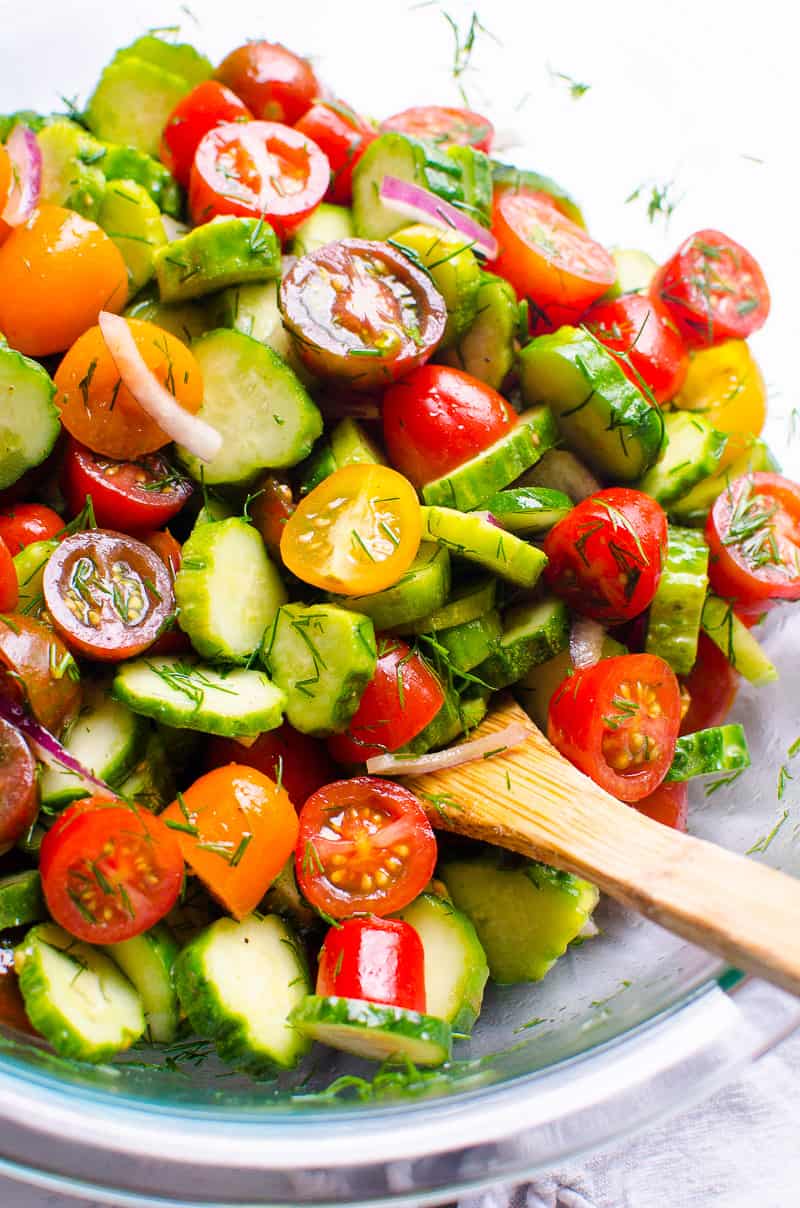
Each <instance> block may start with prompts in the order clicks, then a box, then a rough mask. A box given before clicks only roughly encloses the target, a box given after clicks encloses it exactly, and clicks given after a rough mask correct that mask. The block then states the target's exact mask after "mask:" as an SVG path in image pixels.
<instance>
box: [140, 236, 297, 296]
mask: <svg viewBox="0 0 800 1208" xmlns="http://www.w3.org/2000/svg"><path fill="white" fill-rule="evenodd" d="M155 273H156V280H157V281H158V292H159V296H160V298H161V301H162V302H185V301H186V300H187V299H189V298H200V297H202V296H203V295H204V294H212V293H215V292H216V291H217V290H220V289H224V288H225V287H226V286H227V285H237V284H240V283H241V282H245V281H274V280H275V279H276V278H277V277H279V276H280V273H281V245H280V243H279V242H278V237H277V235H276V234H275V232H274V230H273V229H272V227H271V226H269V224H268V223H265V222H264V221H263V220H262V219H260V218H233V217H230V216H224V217H217V218H213V219H212V220H211V222H206V223H204V224H203V225H202V226H199V227H195V228H194V230H193V231H189V233H188V234H187V235H183V236H182V238H180V239H173V241H172V242H171V243H168V244H166V245H165V246H164V247H162V248H159V249H158V251H157V252H156V256H155Z"/></svg>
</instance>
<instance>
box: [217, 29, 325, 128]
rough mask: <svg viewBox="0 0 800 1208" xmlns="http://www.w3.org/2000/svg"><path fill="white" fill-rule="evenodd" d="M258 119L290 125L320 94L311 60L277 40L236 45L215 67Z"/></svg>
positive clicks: (218, 76) (297, 119)
mask: <svg viewBox="0 0 800 1208" xmlns="http://www.w3.org/2000/svg"><path fill="white" fill-rule="evenodd" d="M216 78H217V79H218V80H221V81H222V83H223V84H227V85H228V87H229V88H231V89H232V90H233V91H234V92H235V93H236V95H237V96H238V97H240V98H241V100H242V101H244V103H245V105H247V107H248V109H249V110H250V111H251V112H252V113H253V114H255V116H256V117H259V118H268V119H269V120H270V121H275V122H286V123H287V124H288V125H290V126H291V125H293V124H294V123H295V122H297V121H299V119H300V118H301V117H302V116H303V114H304V113H305V112H306V110H307V109H308V108H309V106H310V105H311V104H312V102H313V101H314V98H315V97H317V96H319V93H320V86H319V83H318V81H317V78H316V76H315V75H314V72H313V70H312V68H311V65H310V63H308V62H307V61H306V60H305V59H301V58H300V56H299V55H296V54H293V53H292V51H291V50H287V49H286V47H285V46H281V45H280V43H278V42H265V41H263V40H262V41H254V42H246V43H245V45H244V46H238V47H237V48H236V50H232V51H231V53H230V54H229V55H227V56H226V57H225V58H224V59H223V60H222V62H221V63H220V65H219V67H218V68H217V70H216Z"/></svg>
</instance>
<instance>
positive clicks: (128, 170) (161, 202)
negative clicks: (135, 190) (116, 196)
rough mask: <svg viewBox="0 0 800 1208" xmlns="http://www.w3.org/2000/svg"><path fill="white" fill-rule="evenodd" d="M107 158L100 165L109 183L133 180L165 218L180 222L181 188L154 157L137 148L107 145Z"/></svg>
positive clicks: (104, 157) (105, 156)
mask: <svg viewBox="0 0 800 1208" xmlns="http://www.w3.org/2000/svg"><path fill="white" fill-rule="evenodd" d="M103 145H104V146H105V155H104V156H103V159H102V160H101V161H100V165H101V167H102V169H103V172H104V174H105V178H106V180H133V181H135V182H136V184H137V185H141V186H142V188H143V189H145V190H146V191H147V192H148V193H149V195H150V197H151V198H152V199H153V201H154V202H155V203H156V205H157V206H158V208H159V210H161V212H162V214H169V215H170V217H172V218H179V217H180V214H181V210H182V209H183V197H182V194H181V189H180V185H179V184H178V182H177V181H176V180H175V178H174V177H173V176H172V173H171V172H170V171H169V170H168V169H167V168H165V167H164V165H163V164H162V163H160V162H159V160H157V159H154V158H153V156H152V155H145V153H144V152H143V151H139V150H138V148H136V147H122V146H119V144H116V143H104V144H103Z"/></svg>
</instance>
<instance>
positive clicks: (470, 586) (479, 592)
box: [394, 578, 497, 634]
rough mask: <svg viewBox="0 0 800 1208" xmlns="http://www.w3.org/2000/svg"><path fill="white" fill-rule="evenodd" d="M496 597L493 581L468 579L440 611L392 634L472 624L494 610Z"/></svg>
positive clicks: (424, 631) (398, 628)
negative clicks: (468, 622) (470, 622)
mask: <svg viewBox="0 0 800 1208" xmlns="http://www.w3.org/2000/svg"><path fill="white" fill-rule="evenodd" d="M496 594H497V580H496V579H494V578H491V579H472V580H468V581H467V582H466V583H460V584H458V586H456V587H453V588H452V589H451V591H450V598H449V599H448V601H447V603H446V604H443V605H442V607H441V608H437V609H436V611H435V612H432V613H429V614H428V616H425V617H421V618H420V620H419V621H414V622H413V623H412V624H410V625H398V626H397V627H396V628H395V631H394V632H395V633H399V634H409V633H412V634H413V633H438V632H439V630H440V629H452V628H453V626H454V625H464V624H466V622H467V621H474V620H475V618H476V617H482V616H483V615H484V613H487V612H490V611H491V609H492V608H494V601H495V595H496Z"/></svg>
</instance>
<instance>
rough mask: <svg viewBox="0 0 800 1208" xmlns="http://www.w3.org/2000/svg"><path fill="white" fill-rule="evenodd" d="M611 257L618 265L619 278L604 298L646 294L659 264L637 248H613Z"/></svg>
mask: <svg viewBox="0 0 800 1208" xmlns="http://www.w3.org/2000/svg"><path fill="white" fill-rule="evenodd" d="M611 258H612V260H613V261H614V264H615V265H616V266H617V279H616V281H615V282H614V284H613V285H612V286H611V288H610V289H609V290H606V292H605V294H604V295H603V298H604V299H606V298H620V297H622V296H623V295H625V294H646V293H647V291H648V289H649V288H650V282H651V281H652V280H653V277H654V276H655V275H656V269H657V268H658V265H657V264H656V262H655V260H654V259H653V257H652V256H648V254H647V252H640V251H637V250H636V249H635V248H621V247H618V248H612V251H611Z"/></svg>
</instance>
